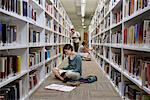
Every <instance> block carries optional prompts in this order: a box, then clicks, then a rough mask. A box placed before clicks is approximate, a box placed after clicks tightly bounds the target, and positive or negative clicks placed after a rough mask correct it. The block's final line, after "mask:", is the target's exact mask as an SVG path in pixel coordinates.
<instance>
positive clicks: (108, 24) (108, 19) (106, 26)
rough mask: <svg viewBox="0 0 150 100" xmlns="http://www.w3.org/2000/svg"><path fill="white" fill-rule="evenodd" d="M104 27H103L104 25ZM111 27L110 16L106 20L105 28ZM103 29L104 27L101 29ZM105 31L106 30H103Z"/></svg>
mask: <svg viewBox="0 0 150 100" xmlns="http://www.w3.org/2000/svg"><path fill="white" fill-rule="evenodd" d="M102 26H103V25H102ZM109 26H110V15H108V16H107V17H106V18H105V28H108V27H109ZM101 28H102V27H101ZM102 29H104V28H102Z"/></svg>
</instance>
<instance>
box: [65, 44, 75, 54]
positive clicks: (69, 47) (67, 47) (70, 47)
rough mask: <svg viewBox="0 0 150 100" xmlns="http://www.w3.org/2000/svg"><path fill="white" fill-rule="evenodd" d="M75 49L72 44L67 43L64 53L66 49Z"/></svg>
mask: <svg viewBox="0 0 150 100" xmlns="http://www.w3.org/2000/svg"><path fill="white" fill-rule="evenodd" d="M70 49H71V51H73V46H72V45H71V44H65V46H64V47H63V53H64V54H65V50H70Z"/></svg>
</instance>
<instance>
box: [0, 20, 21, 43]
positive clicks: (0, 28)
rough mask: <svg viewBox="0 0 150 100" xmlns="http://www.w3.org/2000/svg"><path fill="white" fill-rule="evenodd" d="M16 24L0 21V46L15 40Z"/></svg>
mask: <svg viewBox="0 0 150 100" xmlns="http://www.w3.org/2000/svg"><path fill="white" fill-rule="evenodd" d="M17 35H18V34H17V26H15V25H8V24H4V23H0V46H3V45H6V44H9V43H15V42H16V41H17Z"/></svg>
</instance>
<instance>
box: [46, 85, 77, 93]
mask: <svg viewBox="0 0 150 100" xmlns="http://www.w3.org/2000/svg"><path fill="white" fill-rule="evenodd" d="M75 88H76V87H72V86H66V85H60V84H50V85H48V86H45V89H51V90H58V91H64V92H70V91H72V90H73V89H75Z"/></svg>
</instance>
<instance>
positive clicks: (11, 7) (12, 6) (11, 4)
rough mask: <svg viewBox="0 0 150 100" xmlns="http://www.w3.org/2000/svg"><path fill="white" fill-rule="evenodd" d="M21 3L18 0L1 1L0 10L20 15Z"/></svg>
mask: <svg viewBox="0 0 150 100" xmlns="http://www.w3.org/2000/svg"><path fill="white" fill-rule="evenodd" d="M20 4H21V2H20V0H1V1H0V8H2V9H5V10H8V11H11V12H14V13H17V14H21V5H20Z"/></svg>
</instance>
